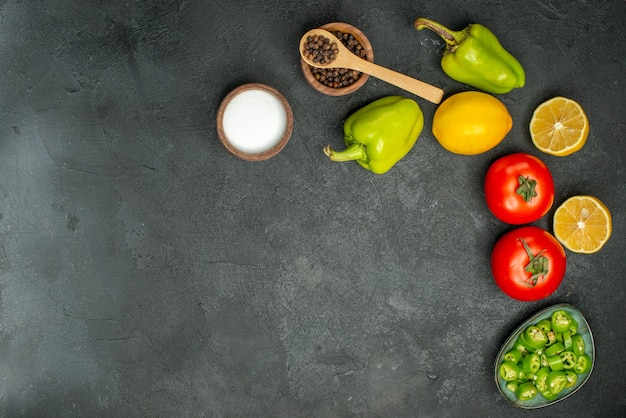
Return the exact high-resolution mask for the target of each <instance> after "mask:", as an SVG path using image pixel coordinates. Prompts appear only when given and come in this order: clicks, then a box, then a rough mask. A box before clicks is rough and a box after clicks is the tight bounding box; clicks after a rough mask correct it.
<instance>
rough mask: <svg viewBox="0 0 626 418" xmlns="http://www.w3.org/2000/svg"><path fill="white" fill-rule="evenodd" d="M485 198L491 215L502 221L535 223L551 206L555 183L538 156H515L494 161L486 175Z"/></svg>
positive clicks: (521, 154) (519, 154)
mask: <svg viewBox="0 0 626 418" xmlns="http://www.w3.org/2000/svg"><path fill="white" fill-rule="evenodd" d="M485 198H486V199H487V206H488V207H489V210H490V211H491V213H493V214H494V216H495V217H496V218H498V219H500V220H501V221H502V222H506V223H508V224H513V225H519V224H525V223H530V222H534V221H536V220H537V219H539V218H541V217H542V216H543V215H545V214H546V213H548V211H549V210H550V208H551V207H552V203H554V182H553V180H552V174H550V170H548V167H547V166H546V165H545V164H544V163H543V162H542V161H541V160H540V159H539V158H537V157H534V156H532V155H529V154H524V153H517V154H511V155H507V156H505V157H502V158H500V159H498V160H496V161H495V162H494V163H493V164H492V165H491V167H489V169H488V170H487V175H486V176H485Z"/></svg>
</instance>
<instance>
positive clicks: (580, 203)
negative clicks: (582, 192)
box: [553, 196, 612, 254]
mask: <svg viewBox="0 0 626 418" xmlns="http://www.w3.org/2000/svg"><path fill="white" fill-rule="evenodd" d="M553 228H554V236H555V237H556V239H558V240H559V241H560V242H561V244H563V246H564V247H565V248H567V249H569V250H570V251H573V252H575V253H583V254H592V253H595V252H597V251H599V250H600V249H601V248H602V247H603V246H604V244H606V242H607V241H608V240H609V237H610V236H611V231H612V226H611V212H609V209H608V208H607V207H606V206H605V205H604V203H602V202H601V201H600V200H599V199H598V198H597V197H593V196H573V197H570V198H569V199H567V200H566V201H565V202H563V204H562V205H561V206H559V207H558V208H557V210H556V212H554V225H553Z"/></svg>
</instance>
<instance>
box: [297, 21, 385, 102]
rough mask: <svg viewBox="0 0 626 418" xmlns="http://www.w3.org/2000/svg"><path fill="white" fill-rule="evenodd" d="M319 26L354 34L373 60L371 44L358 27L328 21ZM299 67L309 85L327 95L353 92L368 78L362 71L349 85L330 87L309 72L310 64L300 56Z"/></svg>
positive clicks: (366, 56)
mask: <svg viewBox="0 0 626 418" xmlns="http://www.w3.org/2000/svg"><path fill="white" fill-rule="evenodd" d="M320 28H321V29H325V30H328V31H333V30H338V31H341V32H344V33H350V34H352V35H354V37H355V38H356V39H357V40H358V41H359V42H360V43H361V45H363V48H365V58H366V59H367V60H368V61H370V62H374V50H373V48H372V44H371V43H370V41H369V39H368V38H367V36H365V34H364V33H363V32H362V31H361V30H360V29H359V28H357V27H355V26H353V25H351V24H349V23H345V22H330V23H327V24H325V25H323V26H320ZM300 67H301V68H302V73H303V74H304V78H305V79H306V81H307V82H308V83H309V84H310V85H311V87H313V88H314V89H315V90H317V91H319V92H321V93H324V94H327V95H329V96H345V95H346V94H350V93H354V92H355V91H357V90H358V89H360V88H361V87H363V85H364V84H365V82H366V81H367V79H368V78H369V75H368V74H365V73H362V74H361V77H359V79H358V80H357V81H355V82H354V83H352V84H350V85H349V86H346V87H341V88H332V87H328V86H325V85H324V84H322V83H320V82H319V81H317V80H316V79H315V77H314V76H313V73H312V72H311V66H310V65H309V64H307V63H306V62H305V61H304V60H303V59H302V58H300Z"/></svg>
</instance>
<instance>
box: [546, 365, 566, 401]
mask: <svg viewBox="0 0 626 418" xmlns="http://www.w3.org/2000/svg"><path fill="white" fill-rule="evenodd" d="M546 383H547V384H548V390H549V391H550V392H551V393H553V394H555V395H558V394H559V393H560V392H561V391H562V390H563V389H565V385H566V384H567V376H565V373H564V372H562V371H557V370H553V371H551V372H550V373H548V377H547V378H546Z"/></svg>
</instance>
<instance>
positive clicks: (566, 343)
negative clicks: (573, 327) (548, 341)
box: [563, 330, 572, 350]
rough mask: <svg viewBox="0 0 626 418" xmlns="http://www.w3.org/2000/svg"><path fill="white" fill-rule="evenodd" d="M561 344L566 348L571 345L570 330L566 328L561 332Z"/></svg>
mask: <svg viewBox="0 0 626 418" xmlns="http://www.w3.org/2000/svg"><path fill="white" fill-rule="evenodd" d="M563 345H564V346H565V349H566V350H567V349H569V348H570V347H571V346H572V331H570V330H567V331H565V332H564V333H563Z"/></svg>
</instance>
